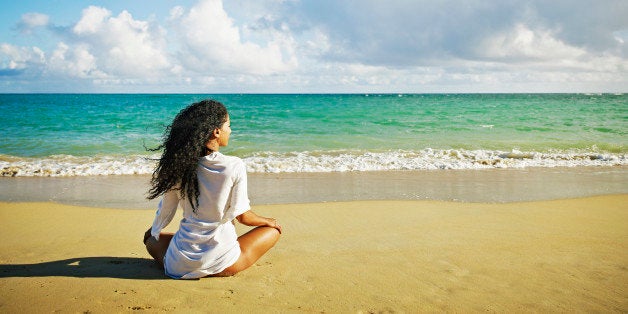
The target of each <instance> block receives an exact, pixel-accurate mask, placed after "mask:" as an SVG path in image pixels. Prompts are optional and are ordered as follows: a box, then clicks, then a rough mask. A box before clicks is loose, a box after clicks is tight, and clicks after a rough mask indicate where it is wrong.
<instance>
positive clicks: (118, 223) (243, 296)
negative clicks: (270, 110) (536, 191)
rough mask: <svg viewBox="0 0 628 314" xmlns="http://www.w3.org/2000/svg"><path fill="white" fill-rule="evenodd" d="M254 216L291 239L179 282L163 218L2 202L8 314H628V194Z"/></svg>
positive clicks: (290, 209)
mask: <svg viewBox="0 0 628 314" xmlns="http://www.w3.org/2000/svg"><path fill="white" fill-rule="evenodd" d="M254 210H255V211H256V212H258V213H260V214H262V215H267V216H272V217H276V218H278V220H279V221H280V223H281V224H282V226H283V227H284V234H283V237H282V239H281V240H280V241H279V243H278V244H277V246H276V247H275V248H273V249H272V250H271V251H270V252H269V253H268V254H267V255H266V256H264V257H262V259H261V260H260V261H258V263H257V264H256V266H254V267H252V268H251V269H248V270H246V271H244V272H242V273H240V274H238V275H237V276H235V277H231V278H204V279H201V280H192V281H183V280H173V279H169V278H166V277H165V276H164V275H163V272H162V271H161V270H160V269H158V268H157V267H156V265H155V264H154V263H153V262H152V261H151V260H150V259H149V256H148V254H147V253H146V252H145V251H144V247H143V245H142V243H141V239H142V235H143V233H144V231H145V230H146V228H148V226H149V224H150V223H151V222H152V219H153V216H154V210H118V209H101V208H89V207H74V206H68V205H60V204H55V203H0V237H1V239H2V240H1V241H0V291H1V292H0V293H1V294H0V312H2V313H16V312H25V313H35V312H56V311H59V312H93V313H98V312H102V313H109V312H137V311H144V312H157V311H171V312H185V313H189V312H213V313H224V312H233V313H242V312H280V313H286V312H297V313H299V312H328V313H338V312H340V313H356V312H376V313H377V312H426V311H427V312H434V311H449V312H486V311H489V312H512V311H516V312H624V313H625V312H627V311H628V195H612V196H600V197H589V198H582V199H567V200H557V201H539V202H525V203H505V204H482V203H456V202H435V201H356V202H339V203H313V204H294V205H268V206H259V207H255V208H254ZM175 219H177V218H175ZM174 228H176V224H175V223H173V224H172V225H171V226H170V227H169V229H170V230H174ZM238 230H239V231H240V232H244V231H245V230H246V229H244V228H238Z"/></svg>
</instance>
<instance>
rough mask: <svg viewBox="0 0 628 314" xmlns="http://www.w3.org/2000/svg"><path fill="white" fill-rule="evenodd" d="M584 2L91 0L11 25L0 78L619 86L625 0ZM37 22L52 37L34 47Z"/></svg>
mask: <svg viewBox="0 0 628 314" xmlns="http://www.w3.org/2000/svg"><path fill="white" fill-rule="evenodd" d="M587 1H588V0H587ZM576 2H578V3H581V2H579V1H576ZM461 3H462V4H461ZM578 3H575V4H574V3H571V2H568V1H542V0H531V1H506V2H504V1H497V0H494V1H488V2H486V1H484V2H474V1H463V2H460V1H455V0H443V1H427V0H415V1H405V0H391V1H388V2H382V1H375V0H364V1H360V2H352V1H333V0H319V1H296V0H294V1H293V0H288V1H287V0H260V1H254V2H251V1H246V0H232V1H229V2H226V1H225V3H224V6H223V1H221V0H198V2H197V3H195V4H194V5H192V6H185V7H184V6H175V7H172V8H171V9H170V12H169V16H167V17H164V18H163V19H162V20H159V19H158V18H160V17H157V16H156V15H151V14H153V12H151V11H148V12H130V11H126V10H122V11H121V12H119V13H118V12H116V13H115V14H114V13H112V12H111V11H110V10H108V9H107V8H104V7H97V6H89V7H87V8H85V9H84V10H83V11H82V13H81V14H80V16H79V17H78V18H77V19H76V21H77V22H76V23H75V24H72V25H68V26H57V25H54V23H52V22H51V18H49V17H48V16H47V15H45V14H41V13H28V14H25V15H23V16H22V18H21V20H20V22H18V27H17V28H14V30H17V31H20V32H22V33H28V34H33V35H34V36H22V38H20V39H21V40H20V43H21V45H23V47H20V46H19V45H17V44H11V43H4V44H2V45H0V80H4V82H5V83H6V84H5V85H4V86H11V84H17V83H13V82H18V80H15V79H14V78H15V77H16V76H19V75H24V76H25V77H26V76H27V74H28V78H27V79H25V80H19V81H20V82H29V80H32V84H33V85H37V84H46V83H39V82H38V81H37V79H38V78H41V82H46V81H47V82H50V81H51V80H50V78H51V77H52V78H54V80H55V81H63V80H67V81H68V82H70V83H68V84H64V85H59V86H74V85H76V86H81V87H83V86H87V85H89V84H91V85H92V86H94V87H95V89H101V88H102V89H106V90H107V91H115V90H116V88H118V89H124V90H125V91H131V92H133V91H134V90H136V91H138V92H139V91H145V90H143V89H142V88H148V89H149V90H148V91H157V92H159V91H164V87H165V86H167V87H168V88H169V89H168V91H172V92H178V91H180V92H184V91H185V92H188V91H192V92H194V91H196V92H206V91H215V92H370V93H373V92H378V91H379V92H439V91H460V92H469V91H471V92H473V91H477V92H482V91H490V92H492V91H524V92H525V91H569V90H575V91H577V89H581V88H582V87H583V86H584V87H587V86H591V87H592V88H600V87H605V86H606V88H607V89H608V90H613V91H617V90H620V91H625V87H624V86H627V85H626V84H628V61H627V59H626V55H627V53H626V52H627V51H628V46H627V45H626V42H627V39H628V36H627V35H626V34H627V30H628V20H626V19H625V18H623V17H624V16H625V15H626V14H628V12H627V10H626V8H627V7H628V6H626V5H623V4H622V3H625V2H621V0H607V1H606V2H604V3H603V4H597V2H596V3H593V2H587V5H579V4H578ZM587 8H589V9H587ZM131 13H133V14H131ZM145 13H148V14H149V15H148V16H150V17H149V18H147V19H146V20H142V19H138V18H137V16H141V14H145ZM574 16H580V17H582V18H575V17H574ZM52 20H54V18H53V19H52ZM594 22H595V23H594ZM592 25H594V27H592ZM44 32H48V33H45V34H47V35H51V36H49V37H50V38H53V39H54V40H55V41H53V42H45V43H44V44H39V43H37V42H36V41H37V40H39V41H41V40H42V39H43V37H44V36H41V35H43V34H44ZM56 36H58V37H56ZM27 39H28V40H30V41H31V42H32V44H25V43H27V42H28V41H27ZM38 46H39V47H49V48H43V49H40V48H37V47H38ZM7 82H8V83H7ZM74 82H81V83H85V82H87V83H86V84H73V83H74Z"/></svg>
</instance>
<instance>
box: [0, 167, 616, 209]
mask: <svg viewBox="0 0 628 314" xmlns="http://www.w3.org/2000/svg"><path fill="white" fill-rule="evenodd" d="M248 178H249V180H248V181H249V197H250V199H251V204H252V205H253V206H254V207H255V206H259V205H268V204H298V203H319V202H338V201H359V200H439V201H458V202H469V203H510V202H522V201H542V200H553V199H570V198H580V197H589V196H597V195H613V194H626V193H628V167H623V166H615V167H561V168H523V169H519V168H517V169H513V168H506V169H483V170H421V171H370V172H328V173H277V174H274V173H249V174H248ZM149 181H150V177H149V176H147V175H121V176H86V177H16V178H5V177H2V178H0V202H56V203H60V204H68V205H79V206H89V207H107V208H124V209H154V208H156V206H157V203H158V200H152V201H148V200H146V199H145V194H146V191H147V190H148V187H149Z"/></svg>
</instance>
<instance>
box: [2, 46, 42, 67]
mask: <svg viewBox="0 0 628 314" xmlns="http://www.w3.org/2000/svg"><path fill="white" fill-rule="evenodd" d="M0 57H2V59H0V61H1V62H2V63H1V64H0V66H1V68H2V69H8V70H24V69H26V68H28V67H33V66H39V65H41V64H43V63H44V62H45V58H46V57H45V53H44V52H43V51H42V50H41V49H39V48H37V47H31V48H29V47H17V46H13V45H10V44H1V45H0Z"/></svg>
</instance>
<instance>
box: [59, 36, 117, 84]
mask: <svg viewBox="0 0 628 314" xmlns="http://www.w3.org/2000/svg"><path fill="white" fill-rule="evenodd" d="M48 66H49V69H50V70H52V71H54V72H56V73H63V75H68V76H72V77H78V78H104V77H106V76H107V75H106V74H105V73H103V72H102V71H100V70H98V66H97V65H96V58H95V57H94V56H93V55H92V54H91V53H90V52H89V49H88V47H87V45H84V44H83V45H76V46H74V47H73V48H72V49H70V47H69V46H68V45H66V44H64V43H62V42H61V43H59V45H58V46H57V49H55V51H54V52H53V53H52V56H51V57H50V60H49V61H48Z"/></svg>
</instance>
